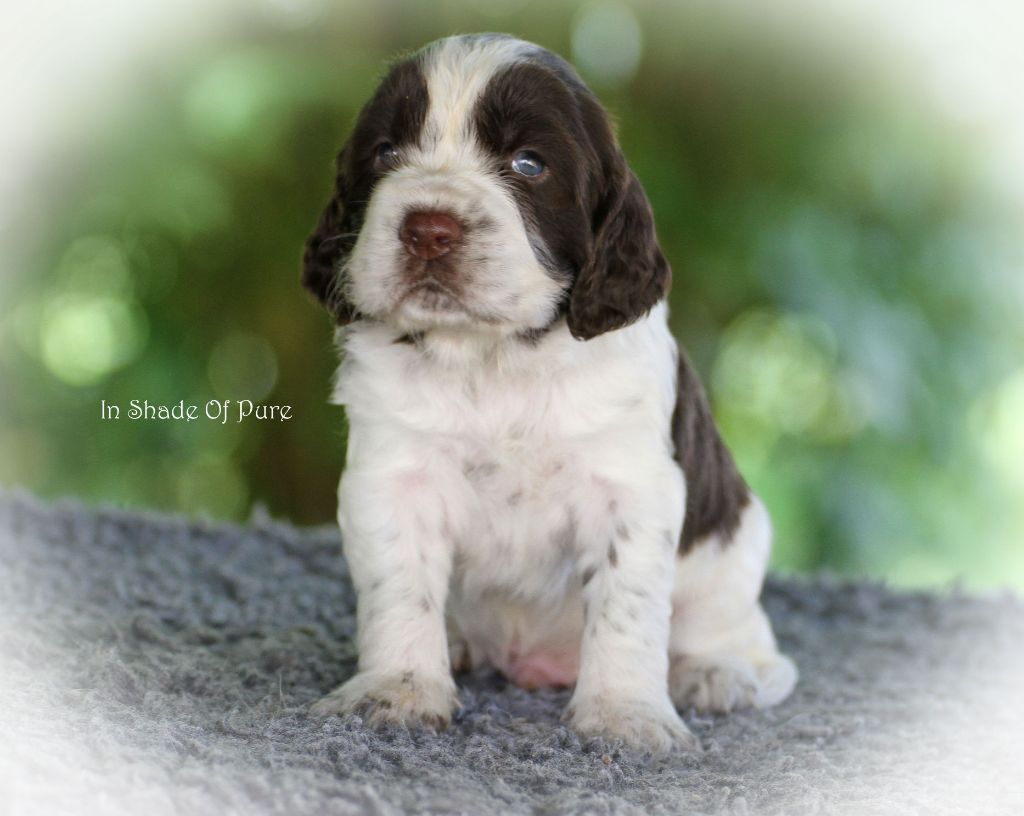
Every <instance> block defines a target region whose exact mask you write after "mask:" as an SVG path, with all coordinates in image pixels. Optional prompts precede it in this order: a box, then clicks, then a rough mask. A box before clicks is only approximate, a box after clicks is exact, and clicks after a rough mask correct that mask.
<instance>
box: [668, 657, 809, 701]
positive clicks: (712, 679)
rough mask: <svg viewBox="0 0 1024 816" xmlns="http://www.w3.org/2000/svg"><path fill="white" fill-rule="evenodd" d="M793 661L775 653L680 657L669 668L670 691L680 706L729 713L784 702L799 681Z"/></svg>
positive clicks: (673, 699)
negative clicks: (763, 656) (760, 656)
mask: <svg viewBox="0 0 1024 816" xmlns="http://www.w3.org/2000/svg"><path fill="white" fill-rule="evenodd" d="M796 679H797V671H796V666H794V665H793V661H792V660H790V659H789V658H788V657H786V656H785V655H782V654H778V653H775V654H773V655H771V656H770V657H768V658H767V659H760V660H756V661H755V660H753V659H751V658H747V657H744V656H740V655H729V654H722V655H708V656H686V657H677V658H675V659H674V660H673V661H672V665H671V667H670V669H669V681H668V684H669V691H670V693H671V695H672V701H673V702H674V703H675V704H676V705H677V706H678V707H679V708H687V707H688V706H693V707H694V708H696V709H698V710H699V711H715V712H719V713H725V712H728V711H732V710H734V709H737V708H751V707H753V708H767V707H768V706H773V705H775V704H776V703H779V702H782V700H784V699H785V698H786V697H788V696H789V693H790V692H791V691H792V690H793V686H794V685H796Z"/></svg>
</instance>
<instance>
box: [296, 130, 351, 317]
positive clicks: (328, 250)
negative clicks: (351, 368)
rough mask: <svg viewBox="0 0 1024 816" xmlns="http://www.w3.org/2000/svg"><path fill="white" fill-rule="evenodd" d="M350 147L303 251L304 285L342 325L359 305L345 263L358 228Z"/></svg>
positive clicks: (342, 155)
mask: <svg viewBox="0 0 1024 816" xmlns="http://www.w3.org/2000/svg"><path fill="white" fill-rule="evenodd" d="M349 153H350V150H349V146H348V145H345V147H343V148H342V149H341V152H340V153H339V154H338V158H337V161H336V162H335V177H334V195H333V196H332V197H331V200H330V201H328V202H327V206H326V207H325V208H324V211H323V212H322V213H321V214H320V219H319V220H318V221H317V223H316V227H315V228H314V229H313V232H312V234H311V235H310V236H309V238H307V239H306V247H305V251H304V252H303V254H302V285H303V286H305V287H306V289H307V290H308V291H310V292H312V293H313V294H314V295H315V296H316V297H317V299H318V300H319V301H320V303H322V304H323V306H324V307H325V308H326V309H327V311H328V312H330V313H331V315H333V317H334V319H335V321H336V322H337V323H338V325H339V326H343V325H345V324H346V323H350V322H351V321H352V320H353V319H354V318H355V314H356V310H355V307H354V306H353V305H352V303H351V302H350V301H349V300H348V297H347V295H346V292H345V290H346V288H347V285H346V284H347V282H346V281H345V279H344V269H343V267H344V264H345V261H346V259H347V258H348V254H349V252H351V251H352V247H353V246H355V242H356V238H357V237H358V231H357V229H356V224H355V217H354V214H353V212H352V207H351V204H350V203H349V195H350V189H349V188H350V183H349V181H348V178H349V172H350V171H349V167H348V162H349Z"/></svg>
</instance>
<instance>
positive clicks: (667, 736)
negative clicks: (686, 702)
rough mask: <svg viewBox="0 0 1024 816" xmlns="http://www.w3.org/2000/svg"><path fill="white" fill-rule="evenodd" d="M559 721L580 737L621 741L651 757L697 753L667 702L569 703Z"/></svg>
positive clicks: (691, 737)
mask: <svg viewBox="0 0 1024 816" xmlns="http://www.w3.org/2000/svg"><path fill="white" fill-rule="evenodd" d="M563 719H565V720H567V721H568V722H569V724H570V725H571V726H572V727H573V729H575V730H576V731H577V732H578V733H579V734H580V735H582V736H584V737H603V738H604V739H607V740H621V741H622V742H624V743H625V744H626V745H628V746H630V747H632V748H635V749H638V750H641V751H649V752H650V753H652V754H655V755H660V754H666V753H668V752H669V751H672V750H685V751H700V750H702V749H701V746H700V740H698V739H697V737H696V736H694V734H693V733H692V732H691V731H690V729H689V728H687V727H686V724H685V723H684V722H683V721H682V720H681V719H680V718H679V715H678V714H677V713H676V712H675V710H674V709H673V708H672V706H671V704H670V703H669V701H668V700H665V701H664V702H663V703H658V702H642V701H628V700H613V699H608V698H605V699H601V700H588V701H586V702H584V701H578V702H576V701H574V702H572V703H570V705H569V708H568V709H567V710H566V713H565V716H564V717H563Z"/></svg>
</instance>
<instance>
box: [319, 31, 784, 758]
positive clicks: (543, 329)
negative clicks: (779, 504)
mask: <svg viewBox="0 0 1024 816" xmlns="http://www.w3.org/2000/svg"><path fill="white" fill-rule="evenodd" d="M304 260H305V269H304V278H303V280H304V283H305V285H306V286H307V288H308V289H309V290H310V291H312V292H313V293H314V294H315V295H316V296H317V297H318V298H319V299H320V300H321V301H322V302H323V304H324V305H325V306H326V307H327V308H328V309H329V311H330V312H331V313H332V314H333V316H334V317H335V319H336V321H337V322H338V324H339V325H340V326H342V328H341V329H339V332H338V342H339V345H340V348H341V351H342V359H343V362H342V365H341V369H340V371H339V374H338V381H337V390H336V397H337V400H338V402H340V403H341V404H343V405H345V406H346V409H347V414H348V420H349V427H350V430H349V442H348V461H347V464H346V468H345V472H344V475H343V476H342V480H341V485H340V488H339V514H338V516H339V523H340V525H341V530H342V535H343V541H344V550H345V555H346V557H347V559H348V562H349V565H350V568H351V574H352V578H353V581H354V583H355V587H356V590H357V592H358V597H359V601H358V617H359V631H358V647H359V670H358V673H357V674H356V675H355V676H354V677H352V678H351V679H349V680H348V681H347V682H346V683H345V684H344V685H342V686H341V687H340V688H338V689H336V690H335V691H333V692H331V693H330V694H329V695H327V696H326V697H325V698H323V699H322V700H321V701H319V702H318V703H316V704H315V705H314V706H313V710H314V711H315V712H317V713H321V714H333V713H340V714H346V713H350V712H356V713H359V714H361V715H362V716H363V717H364V718H366V719H367V721H368V722H370V723H381V722H399V723H406V724H410V725H412V724H417V723H426V724H429V725H434V726H440V725H444V724H446V723H447V722H448V720H449V718H450V715H451V712H452V709H453V706H455V705H456V704H457V699H456V689H455V684H454V682H453V680H452V669H453V667H454V668H462V667H472V666H477V665H480V664H483V663H489V664H491V665H493V666H495V667H497V668H498V669H500V670H501V671H502V672H504V673H505V674H506V675H507V676H508V677H509V678H510V679H511V680H512V681H514V682H516V683H519V684H520V685H523V686H527V687H535V686H542V685H552V686H574V689H575V690H574V693H573V695H572V700H571V702H570V704H569V706H568V708H567V710H566V718H567V720H568V721H569V722H570V723H571V725H572V726H573V727H575V728H576V729H577V730H578V731H579V732H580V733H582V734H584V735H599V736H603V737H606V738H613V739H622V740H624V741H625V742H627V743H629V744H631V745H634V746H638V747H640V748H644V749H649V750H652V751H663V750H666V749H668V748H670V747H672V746H674V745H688V746H695V744H696V740H695V739H694V737H693V736H692V735H691V734H690V732H689V731H688V730H687V728H686V726H685V725H684V724H683V722H682V720H681V719H680V718H679V716H678V714H677V713H676V708H677V707H678V708H683V707H686V706H690V705H693V706H696V707H697V708H699V709H702V710H716V711H725V710H729V709H732V708H734V707H738V706H768V705H772V704H774V703H777V702H779V701H780V700H782V699H783V698H784V697H786V696H787V695H788V694H789V692H790V691H791V690H792V688H793V685H794V683H795V682H796V670H795V668H794V666H793V664H792V662H790V661H789V660H788V659H787V658H786V657H784V656H783V655H781V654H780V653H779V652H778V650H777V648H776V645H775V640H774V637H773V635H772V631H771V628H770V626H769V623H768V620H767V618H766V617H765V615H764V612H763V611H762V609H761V607H760V605H759V602H758V597H759V594H760V590H761V583H762V580H763V577H764V572H765V568H766V564H767V560H768V552H769V547H770V537H771V533H770V525H769V519H768V515H767V513H766V512H765V509H764V507H763V505H762V504H761V502H760V501H758V499H757V498H756V497H755V496H753V495H752V494H751V492H750V491H749V489H748V488H747V486H746V484H745V483H744V481H743V479H742V478H741V477H740V475H739V473H738V472H737V470H736V468H735V466H734V464H733V462H732V459H731V458H730V456H729V453H728V451H727V450H726V448H725V446H724V445H723V444H722V441H721V439H720V438H719V435H718V433H717V431H716V429H715V425H714V422H713V420H712V418H711V413H710V411H709V408H708V405H707V401H706V398H705V396H704V393H703V390H702V389H701V386H700V383H699V382H698V380H697V377H696V376H695V374H694V372H693V370H692V369H691V368H690V366H689V364H688V363H687V360H686V358H685V356H684V355H683V354H681V353H680V352H679V350H678V348H677V346H676V343H675V341H674V340H673V338H672V336H671V335H670V333H669V331H668V328H667V323H666V313H667V310H666V305H665V293H666V291H667V289H668V284H669V276H670V272H669V267H668V264H667V263H666V261H665V258H664V256H663V255H662V252H661V249H660V248H659V246H658V242H657V239H656V236H655V229H654V221H653V218H652V215H651V210H650V206H649V204H648V202H647V199H646V196H645V195H644V192H643V189H642V188H641V186H640V183H639V181H637V178H636V176H634V175H633V173H632V172H631V171H630V169H629V167H628V166H627V164H626V161H625V159H624V157H623V155H622V152H621V151H620V149H619V146H618V144H617V142H616V139H615V135H614V133H613V131H612V128H611V126H610V124H609V121H608V117H607V116H606V114H605V112H604V111H603V109H602V107H601V105H600V103H599V102H598V101H597V99H596V98H595V97H594V95H593V94H592V93H591V92H590V91H589V90H588V89H587V88H586V87H585V86H584V84H583V83H582V81H581V80H580V79H579V77H578V76H577V75H576V73H575V72H574V71H573V69H572V68H571V67H570V66H569V65H568V64H567V63H566V62H565V61H563V60H562V59H560V58H559V57H557V56H555V55H554V54H551V53H550V52H548V51H545V50H544V49H542V48H539V47H538V46H535V45H532V44H530V43H526V42H522V41H520V40H516V39H513V38H510V37H505V36H498V35H479V36H464V37H450V38H447V39H444V40H440V41H438V42H435V43H433V44H431V45H429V46H427V47H426V48H424V49H423V50H422V51H420V52H418V53H416V54H414V55H413V56H411V57H409V58H407V59H403V60H401V61H399V62H398V63H396V64H395V65H393V66H392V68H391V69H390V71H389V72H388V74H387V75H386V76H385V78H384V79H383V81H382V82H381V84H380V87H379V88H378V90H377V92H376V94H375V95H374V96H373V98H372V99H371V100H370V101H369V103H367V105H366V106H365V108H364V109H363V111H362V113H361V114H360V116H359V119H358V122H357V123H356V126H355V129H354V131H353V133H352V135H351V137H350V139H349V141H348V143H347V144H346V145H345V146H344V148H342V150H341V153H340V155H339V156H338V161H337V175H336V179H335V190H334V196H333V198H332V199H331V201H330V202H329V203H328V205H327V208H326V209H325V210H324V212H323V215H322V216H321V218H320V221H319V223H318V224H317V226H316V229H315V231H314V233H313V234H312V236H311V237H310V238H309V241H308V244H307V246H306V253H305V259H304Z"/></svg>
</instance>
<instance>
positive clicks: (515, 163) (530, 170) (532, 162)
mask: <svg viewBox="0 0 1024 816" xmlns="http://www.w3.org/2000/svg"><path fill="white" fill-rule="evenodd" d="M512 170H513V171H515V172H516V173H518V174H519V175H521V176H526V177H527V178H536V177H537V176H539V175H540V174H541V173H543V172H544V161H543V160H542V159H541V157H540V156H538V155H537V154H536V153H531V152H530V151H529V150H520V151H519V152H518V153H516V155H515V156H513V157H512Z"/></svg>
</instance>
